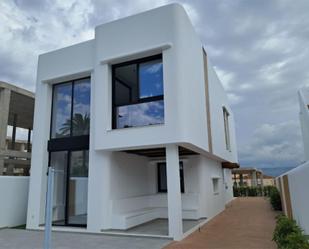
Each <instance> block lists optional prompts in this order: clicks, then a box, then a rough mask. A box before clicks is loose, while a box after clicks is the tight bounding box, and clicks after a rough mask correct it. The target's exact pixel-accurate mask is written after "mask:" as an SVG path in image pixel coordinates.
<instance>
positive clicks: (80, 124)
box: [60, 113, 90, 136]
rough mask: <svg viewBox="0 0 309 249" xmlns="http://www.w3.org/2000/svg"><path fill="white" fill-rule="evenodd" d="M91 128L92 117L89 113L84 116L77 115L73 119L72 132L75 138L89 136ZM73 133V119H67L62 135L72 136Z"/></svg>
mask: <svg viewBox="0 0 309 249" xmlns="http://www.w3.org/2000/svg"><path fill="white" fill-rule="evenodd" d="M89 127H90V116H89V114H88V113H86V114H85V115H82V114H81V113H76V114H75V115H74V117H73V119H72V132H73V136H81V135H88V134H89ZM70 131H71V119H67V120H66V121H65V122H64V123H63V124H62V127H61V128H60V134H61V135H62V136H65V135H67V134H70Z"/></svg>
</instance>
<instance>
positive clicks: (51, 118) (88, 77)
mask: <svg viewBox="0 0 309 249" xmlns="http://www.w3.org/2000/svg"><path fill="white" fill-rule="evenodd" d="M85 79H89V84H90V89H91V77H90V76H87V77H83V78H78V79H74V80H68V81H63V82H59V83H55V84H53V85H52V94H51V95H52V96H51V114H50V116H51V117H50V132H49V139H50V140H54V139H68V138H72V137H79V136H89V134H90V130H89V134H88V135H78V136H73V126H72V123H73V112H74V85H75V82H78V81H80V80H85ZM68 83H71V110H70V112H71V113H70V134H69V135H68V136H65V137H52V133H53V114H54V96H55V88H56V87H57V86H59V85H62V84H68ZM90 94H91V93H90ZM90 102H91V96H90ZM90 105H91V103H89V106H90Z"/></svg>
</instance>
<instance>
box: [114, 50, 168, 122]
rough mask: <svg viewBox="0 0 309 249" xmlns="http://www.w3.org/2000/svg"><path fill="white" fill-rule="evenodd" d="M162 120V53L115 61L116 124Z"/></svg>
mask: <svg viewBox="0 0 309 249" xmlns="http://www.w3.org/2000/svg"><path fill="white" fill-rule="evenodd" d="M162 123H164V100H163V65H162V55H157V56H152V57H148V58H143V59H140V60H135V61H131V62H126V63H121V64H118V65H114V66H113V128H128V127H136V126H145V125H154V124H162Z"/></svg>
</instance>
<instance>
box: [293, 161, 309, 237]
mask: <svg viewBox="0 0 309 249" xmlns="http://www.w3.org/2000/svg"><path fill="white" fill-rule="evenodd" d="M308 176H309V162H307V163H305V164H303V165H301V166H298V167H297V168H296V169H293V170H292V171H290V172H288V178H289V189H290V195H291V204H292V212H293V219H294V220H296V222H297V223H298V224H299V225H300V226H301V228H302V229H304V232H305V234H309V215H308V210H309V198H308V196H307V195H306V189H309V182H308Z"/></svg>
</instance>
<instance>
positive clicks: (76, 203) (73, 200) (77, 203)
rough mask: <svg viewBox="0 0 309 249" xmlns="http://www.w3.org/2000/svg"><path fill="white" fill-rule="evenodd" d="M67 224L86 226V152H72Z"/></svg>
mask: <svg viewBox="0 0 309 249" xmlns="http://www.w3.org/2000/svg"><path fill="white" fill-rule="evenodd" d="M68 193H69V199H68V224H71V225H86V224H87V194H88V151H85V150H84V151H72V152H71V160H70V172H69V189H68Z"/></svg>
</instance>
